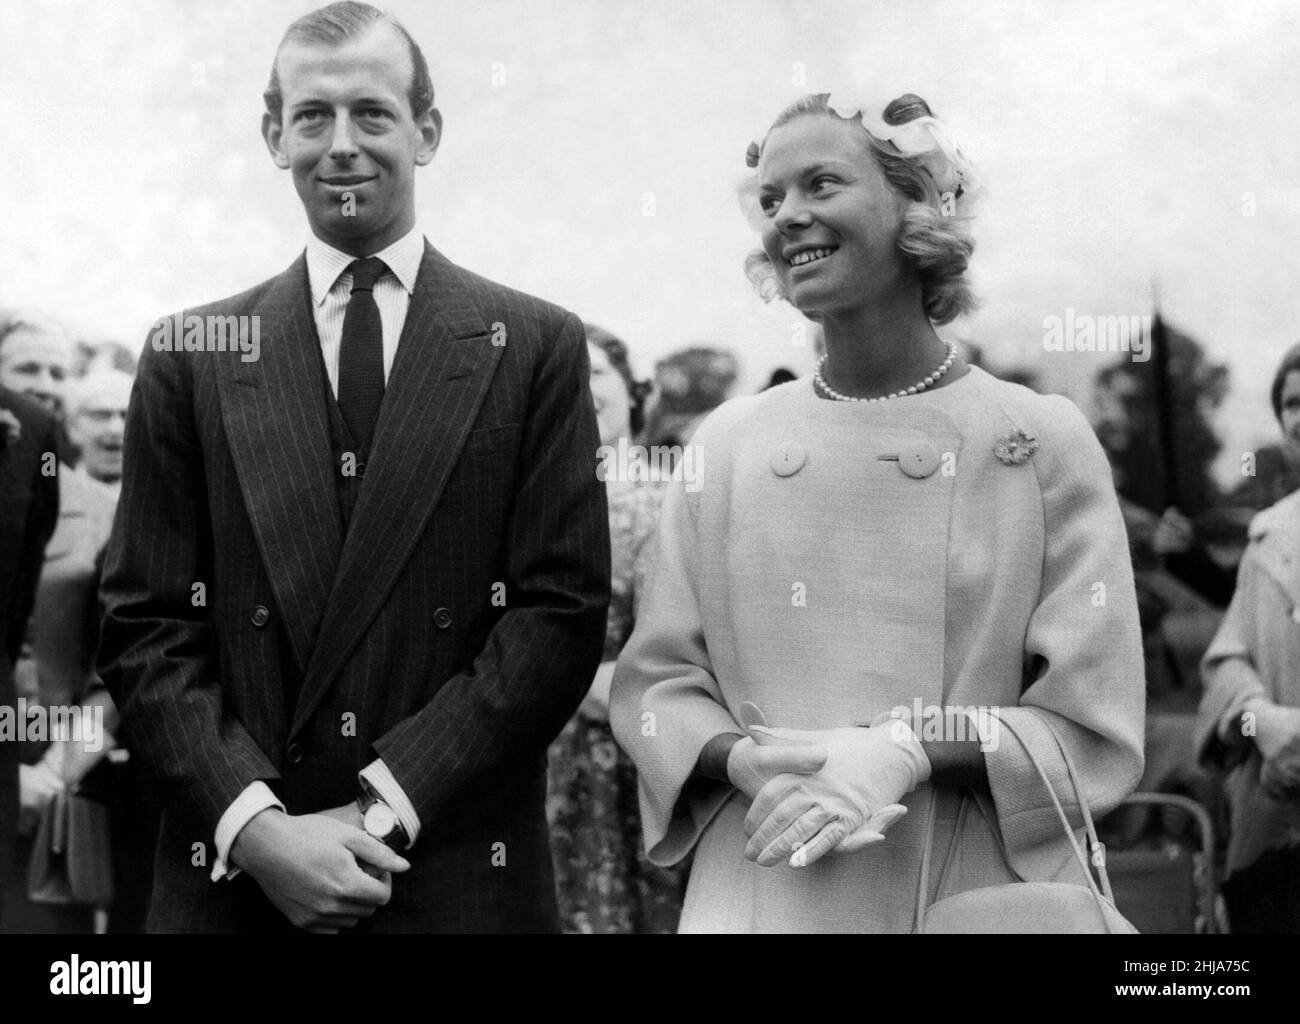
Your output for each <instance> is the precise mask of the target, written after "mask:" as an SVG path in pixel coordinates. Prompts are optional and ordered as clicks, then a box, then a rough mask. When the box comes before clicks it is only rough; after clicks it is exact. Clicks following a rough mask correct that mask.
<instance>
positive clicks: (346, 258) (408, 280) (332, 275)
mask: <svg viewBox="0 0 1300 1024" xmlns="http://www.w3.org/2000/svg"><path fill="white" fill-rule="evenodd" d="M371 255H373V256H378V257H379V258H380V259H381V260H383V261H384V262H385V263H386V264H388V269H389V270H391V271H392V272H393V276H394V277H396V278H397V280H398V281H399V282H401V285H402V287H403V288H405V289H406V293H407V294H408V295H410V294H412V293H413V292H414V291H415V277H416V275H417V274H418V273H419V272H420V261H421V260H422V259H424V235H423V234H421V232H420V227H419V225H418V224H417V225H416V226H415V227H413V228H411V230H410V231H408V232H407V233H406V234H404V235H403V236H402V237H401V238H399V239H398V240H397V241H396V242H394V243H393V244H392V245H390V246H388V247H387V248H385V249H380V250H379V252H376V253H372V254H371ZM356 258H357V257H355V256H350V255H348V254H347V253H345V252H343V251H341V250H339V249H335V248H334V246H332V245H330V244H329V243H327V242H322V241H321V240H320V239H319V238H317V237H316V235H315V234H310V235H308V236H307V280H308V281H309V282H310V283H311V298H312V302H314V303H315V304H316V305H317V306H319V305H321V304H322V303H323V302H324V301H325V298H326V296H328V295H329V293H330V289H332V288H333V287H334V285H335V284H336V283H337V282H338V279H339V277H340V276H341V275H342V274H343V272H344V271H345V270H347V269H348V267H349V265H351V263H352V261H353V260H355V259H356Z"/></svg>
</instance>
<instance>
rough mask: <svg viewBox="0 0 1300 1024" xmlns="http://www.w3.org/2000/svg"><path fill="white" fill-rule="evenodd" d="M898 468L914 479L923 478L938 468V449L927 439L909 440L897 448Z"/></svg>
mask: <svg viewBox="0 0 1300 1024" xmlns="http://www.w3.org/2000/svg"><path fill="white" fill-rule="evenodd" d="M898 468H899V469H901V470H902V471H903V472H904V473H906V474H907V475H908V476H910V477H912V478H913V479H914V480H924V479H925V478H926V477H927V476H929V475H930V474H931V473H933V472H934V471H935V470H936V469H938V468H939V451H938V449H937V448H935V446H934V445H932V444H931V443H930V442H929V441H909V442H908V443H907V444H905V445H903V446H902V447H901V448H899V450H898Z"/></svg>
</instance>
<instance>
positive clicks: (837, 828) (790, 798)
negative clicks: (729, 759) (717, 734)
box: [745, 720, 930, 867]
mask: <svg viewBox="0 0 1300 1024" xmlns="http://www.w3.org/2000/svg"><path fill="white" fill-rule="evenodd" d="M750 732H751V734H753V735H755V736H759V737H770V738H772V739H774V740H777V741H780V742H785V743H790V742H795V741H802V742H805V743H812V744H816V745H817V746H819V747H824V748H825V749H826V751H827V754H828V756H827V759H826V764H825V765H824V766H823V767H822V768H821V770H820V771H818V772H817V773H816V774H814V775H811V776H784V777H781V776H778V777H777V778H775V779H773V780H772V781H771V782H769V783H768V784H767V785H765V786H764V787H763V788H762V790H761V791H760V792H759V794H758V795H757V796H756V797H755V798H754V802H753V805H752V806H751V807H750V809H749V813H748V814H747V815H746V816H745V832H746V833H747V834H748V835H749V837H750V839H749V843H748V844H747V845H746V847H745V856H746V858H748V859H749V860H753V861H757V862H758V863H759V864H760V865H762V866H763V867H770V866H772V865H774V864H777V863H779V862H780V861H782V860H786V859H787V858H788V859H789V861H790V864H791V866H792V867H803V866H807V865H810V864H814V863H816V862H817V861H818V860H820V859H821V858H822V857H823V856H824V855H825V854H827V853H829V852H830V851H831V850H834V849H836V848H837V847H839V848H841V849H842V850H843V851H845V852H853V851H854V850H860V849H862V848H863V847H864V846H868V845H870V844H871V843H873V842H879V841H880V840H881V839H883V838H884V830H885V829H886V828H888V827H889V826H890V825H892V824H893V823H894V822H895V821H897V820H898V819H899V818H900V817H902V816H903V815H904V814H905V813H907V808H906V807H904V806H902V805H901V804H900V803H899V802H898V801H899V800H900V798H902V797H903V796H905V795H906V794H908V793H910V792H911V791H912V790H914V789H915V788H916V787H917V786H918V785H919V784H920V783H922V782H924V781H925V780H926V779H928V778H929V777H930V759H929V758H928V757H926V755H925V751H924V750H923V749H922V748H921V741H920V740H919V739H918V738H917V736H916V734H915V733H914V732H912V730H911V729H910V728H909V727H908V726H907V724H906V723H905V722H901V721H896V720H891V721H887V722H882V723H881V724H880V725H876V726H873V727H871V728H866V729H864V728H859V727H853V728H847V729H827V730H821V731H804V730H798V729H766V728H764V727H763V726H750ZM864 826H865V827H864Z"/></svg>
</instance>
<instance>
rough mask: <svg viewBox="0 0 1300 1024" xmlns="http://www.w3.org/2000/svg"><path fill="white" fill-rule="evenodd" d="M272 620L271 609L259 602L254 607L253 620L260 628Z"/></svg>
mask: <svg viewBox="0 0 1300 1024" xmlns="http://www.w3.org/2000/svg"><path fill="white" fill-rule="evenodd" d="M270 621H271V609H269V608H268V607H267V606H266V605H264V604H259V605H258V606H257V607H256V608H254V609H253V616H252V622H253V625H254V626H256V627H257V628H258V629H261V628H262V627H263V626H265V625H266V624H267V623H268V622H270Z"/></svg>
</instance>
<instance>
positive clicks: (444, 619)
mask: <svg viewBox="0 0 1300 1024" xmlns="http://www.w3.org/2000/svg"><path fill="white" fill-rule="evenodd" d="M433 624H434V625H435V626H437V627H438V628H439V629H450V628H451V612H449V611H447V609H446V608H439V609H438V610H437V611H435V612H434V613H433Z"/></svg>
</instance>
